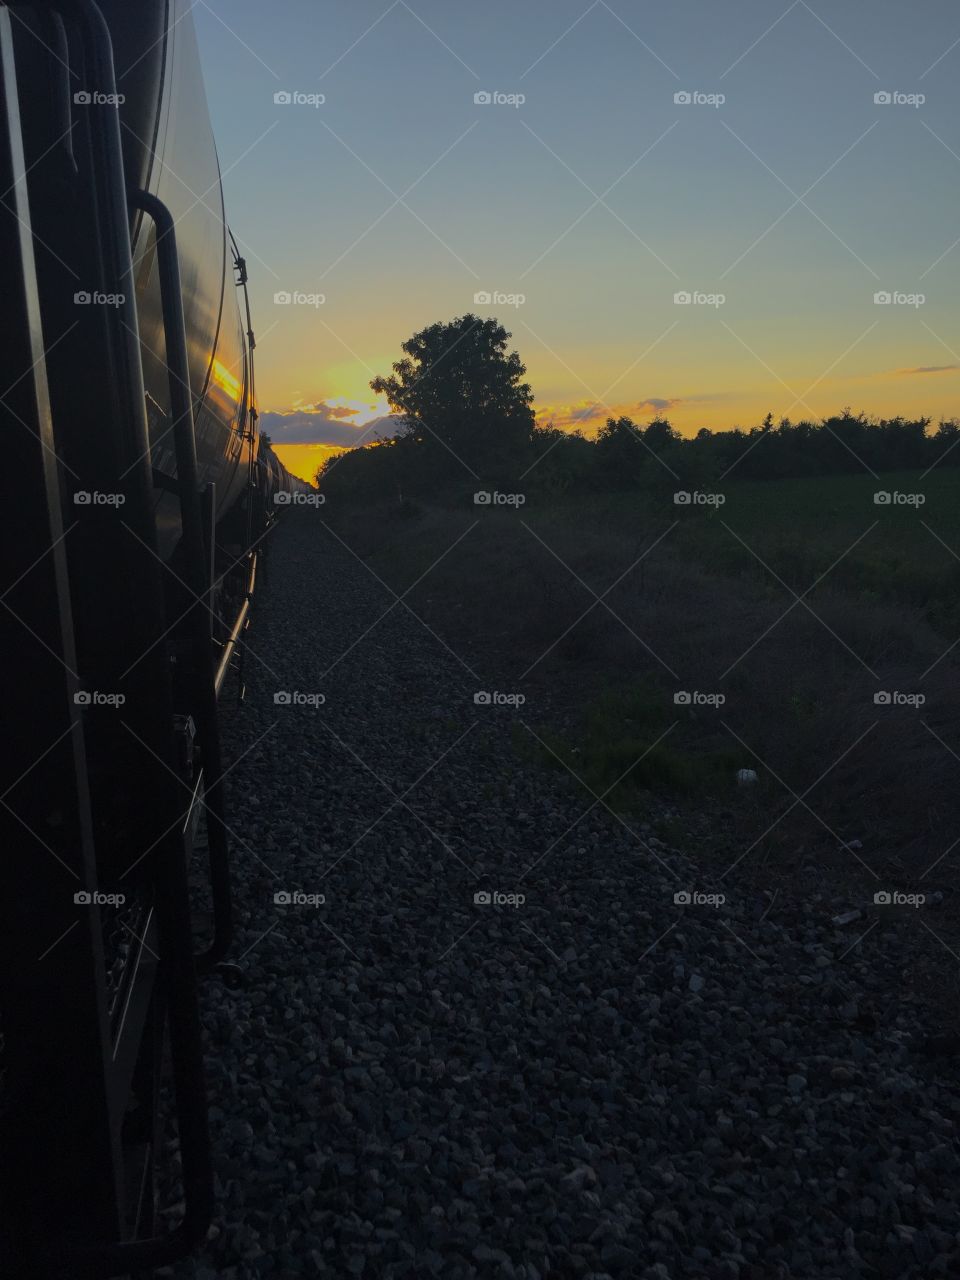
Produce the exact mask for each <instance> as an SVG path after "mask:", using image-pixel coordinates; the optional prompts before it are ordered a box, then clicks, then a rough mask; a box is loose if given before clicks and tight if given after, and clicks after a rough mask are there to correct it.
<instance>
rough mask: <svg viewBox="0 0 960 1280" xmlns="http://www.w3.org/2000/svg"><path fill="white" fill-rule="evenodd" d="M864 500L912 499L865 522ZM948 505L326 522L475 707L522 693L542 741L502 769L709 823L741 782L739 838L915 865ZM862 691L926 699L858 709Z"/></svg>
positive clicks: (584, 505) (948, 609)
mask: <svg viewBox="0 0 960 1280" xmlns="http://www.w3.org/2000/svg"><path fill="white" fill-rule="evenodd" d="M880 488H882V489H883V490H886V491H894V490H897V491H899V492H902V493H913V492H917V491H919V492H922V493H923V494H924V495H925V497H926V503H925V504H924V506H923V507H921V508H919V509H917V508H913V507H905V506H892V505H889V506H877V505H876V504H875V503H874V501H873V494H874V492H876V491H877V489H880ZM958 488H960V472H958V471H952V472H951V471H942V472H941V471H933V472H931V473H930V474H929V475H928V476H926V477H920V476H919V475H918V474H917V473H913V474H911V473H904V474H900V475H884V476H883V477H882V478H881V481H880V482H879V483H878V482H877V481H876V480H875V479H874V478H873V477H872V476H870V475H864V476H860V475H855V476H846V477H842V476H838V477H828V478H825V479H812V480H790V481H755V482H741V481H737V482H734V483H729V484H725V485H723V486H722V491H723V493H724V494H725V497H726V502H725V503H724V505H723V506H722V507H720V508H719V509H713V508H703V507H692V506H684V507H675V506H674V505H673V503H672V502H667V503H665V502H664V501H663V500H662V499H661V500H659V501H657V500H652V499H645V498H644V497H643V495H637V494H629V495H626V494H612V495H604V496H598V497H592V498H589V499H583V498H580V499H574V498H564V499H556V500H553V501H550V502H543V503H534V502H531V503H529V504H528V505H527V506H525V507H523V508H521V509H520V510H519V511H516V510H505V509H496V508H493V509H491V508H475V507H474V506H473V505H472V504H470V503H468V502H463V503H461V504H460V505H459V506H457V507H442V506H439V505H436V506H428V505H422V506H420V507H418V508H415V509H410V508H409V507H408V508H406V509H405V510H404V511H403V512H399V511H398V510H397V509H396V508H388V507H385V508H380V509H357V510H354V511H345V512H342V513H340V515H339V516H337V517H334V518H335V519H336V522H337V528H338V532H339V533H340V536H342V537H343V538H344V539H345V540H346V541H347V542H348V543H349V545H350V546H351V547H353V548H354V549H355V550H356V551H357V552H358V553H359V554H361V555H363V556H364V557H365V558H367V559H368V560H369V562H370V564H371V567H372V568H373V569H374V570H375V571H376V572H377V574H379V575H380V576H381V577H382V578H384V580H385V581H387V582H389V584H390V585H391V586H392V587H393V588H394V590H396V591H398V592H403V591H405V590H406V589H407V588H411V587H412V590H411V591H410V594H409V596H407V597H406V598H407V601H408V603H409V604H410V605H411V607H412V608H414V609H415V610H416V612H417V613H418V614H420V616H422V617H423V618H424V619H425V620H426V621H427V622H429V624H430V626H431V627H432V628H433V629H434V630H436V631H437V632H438V634H440V635H442V636H443V638H444V639H445V640H446V641H447V643H448V644H450V646H451V647H452V648H453V649H454V650H455V651H456V652H458V653H460V654H462V655H463V656H464V657H465V658H467V659H468V660H469V661H470V663H471V665H472V666H473V667H474V669H475V670H477V672H478V673H482V674H483V676H484V678H485V679H489V681H490V685H491V687H496V688H498V689H501V690H512V691H516V692H520V691H522V692H523V693H524V694H525V695H526V697H527V703H526V705H525V708H524V719H525V720H526V721H527V722H528V723H529V724H530V725H531V726H532V727H533V728H534V729H535V730H536V733H537V735H538V736H539V737H540V738H541V739H542V742H543V743H544V744H545V745H544V746H539V745H537V744H536V743H533V746H532V747H531V746H530V743H529V742H528V744H527V745H526V746H525V747H524V748H523V749H524V750H530V749H533V750H535V751H536V752H537V753H538V754H539V756H540V757H541V758H542V759H544V760H546V761H548V762H550V763H551V764H553V765H555V766H556V767H562V765H563V764H566V765H567V766H569V767H570V768H571V769H573V770H574V771H575V772H576V773H577V774H578V775H579V776H580V777H581V778H582V779H583V781H584V782H585V784H586V785H587V786H588V787H589V788H591V790H593V791H594V792H595V793H596V794H603V793H604V792H605V791H606V790H607V789H608V788H611V791H610V795H609V796H608V801H609V802H611V803H614V804H615V805H617V806H618V807H620V808H622V809H631V808H638V807H639V808H643V807H644V806H645V804H646V803H647V800H648V798H649V795H650V793H651V792H652V793H655V794H657V795H670V796H675V797H678V798H679V799H681V800H685V801H686V802H687V803H690V804H695V805H699V806H700V807H701V808H703V806H704V805H706V804H718V805H721V806H722V805H725V804H726V805H731V804H733V795H734V794H735V783H734V778H735V774H736V770H737V769H739V768H751V769H756V770H757V772H758V773H759V774H760V779H761V781H760V785H759V786H758V787H757V788H756V789H755V790H754V797H753V799H752V800H751V803H750V805H749V806H746V807H748V808H750V810H751V814H752V818H751V821H754V820H755V822H756V823H757V824H758V830H762V829H763V826H769V825H770V823H771V822H772V821H774V819H776V818H777V817H778V815H779V814H780V813H781V812H782V811H783V810H785V809H787V808H788V806H792V811H791V813H790V815H789V817H788V819H787V820H786V821H784V822H783V823H782V824H779V825H778V826H777V827H776V830H775V833H774V835H773V836H771V837H770V839H769V840H768V841H767V845H770V844H771V842H772V843H773V844H774V845H776V843H777V841H780V842H781V843H782V844H783V845H784V846H786V845H787V844H791V843H793V844H794V845H795V844H796V843H797V841H798V839H800V838H802V839H807V838H808V837H809V838H810V839H813V840H814V841H819V842H820V843H821V844H824V843H825V844H827V845H830V846H831V847H833V848H836V847H837V846H838V845H839V844H840V841H841V839H846V838H852V837H854V836H855V837H857V838H858V839H861V840H863V842H864V847H865V850H867V851H868V853H869V852H870V851H874V852H876V854H877V856H880V855H881V854H883V856H886V853H887V852H888V851H890V850H892V849H897V850H900V851H904V850H912V851H913V852H914V854H915V856H916V858H917V859H921V860H922V859H923V858H924V857H927V856H928V855H929V861H930V862H932V861H933V859H934V858H935V857H939V856H940V855H941V854H942V853H943V852H944V850H945V849H946V848H947V846H948V844H949V842H950V840H952V839H953V835H950V832H951V831H953V830H954V829H955V827H956V825H957V819H958V818H960V806H958V802H957V799H956V798H955V796H956V791H957V788H956V786H955V775H956V770H957V758H956V757H954V756H953V755H952V754H951V753H952V752H954V751H956V752H957V753H958V756H960V679H958V671H957V665H956V659H957V656H958V654H960V646H958V648H957V649H950V648H949V646H951V645H952V644H953V642H954V641H955V640H956V639H957V637H958V635H960V562H958V560H957V558H956V556H955V555H954V551H956V552H957V554H960V503H958V502H957V501H956V497H957V496H958V495H957V490H958ZM328 514H329V513H328ZM674 521H676V522H677V524H676V527H675V528H674V529H672V530H670V526H671V525H672V524H673V523H674ZM668 530H670V531H669V532H668ZM414 584H415V585H414ZM793 593H796V595H800V596H802V597H803V601H802V602H801V603H798V602H797V599H796V595H795V594H793ZM598 596H599V597H601V602H600V603H598V601H597V597H598ZM882 689H883V690H897V691H916V690H922V691H923V692H924V694H925V696H926V698H927V702H926V704H925V706H924V707H923V708H922V710H921V711H918V710H916V709H914V708H904V707H887V708H878V707H877V706H876V704H875V703H874V694H875V693H876V692H877V691H878V690H882ZM679 690H686V691H700V692H715V693H722V694H723V696H724V698H725V699H726V701H725V703H724V704H723V705H722V706H720V707H712V706H706V705H699V706H698V705H692V704H691V705H677V703H676V701H675V694H676V693H677V692H678V691H679ZM808 788H810V789H811V790H810V791H809V794H806V793H807V789H808ZM796 796H804V797H805V798H804V800H803V802H801V803H795V797H796ZM744 810H745V806H744V805H739V807H738V812H741V813H742V812H743V811H744ZM759 824H762V826H760V825H759ZM801 829H802V833H801V836H798V835H797V832H798V831H800V830H801ZM744 834H748V833H746V832H737V833H734V835H735V836H736V838H740V836H741V835H744ZM766 847H767V846H765V848H766ZM865 856H866V854H865ZM948 862H949V859H948V860H945V861H944V863H943V864H941V866H940V868H939V871H940V872H944V871H946V870H947V865H948Z"/></svg>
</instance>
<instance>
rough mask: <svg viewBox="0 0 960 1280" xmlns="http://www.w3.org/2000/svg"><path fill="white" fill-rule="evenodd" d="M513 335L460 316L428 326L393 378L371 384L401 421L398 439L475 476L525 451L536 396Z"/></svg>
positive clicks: (410, 343) (406, 346) (406, 347)
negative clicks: (444, 456) (457, 462)
mask: <svg viewBox="0 0 960 1280" xmlns="http://www.w3.org/2000/svg"><path fill="white" fill-rule="evenodd" d="M510 337H511V334H509V333H508V332H507V330H506V329H504V327H503V325H501V324H500V323H499V322H498V321H497V320H494V319H489V320H482V319H480V317H479V316H474V315H465V316H459V317H457V318H456V319H454V320H451V321H449V322H447V323H437V324H432V325H429V326H428V327H427V328H426V329H421V330H420V332H419V333H415V334H414V335H413V337H412V338H409V339H408V340H407V341H406V342H404V343H403V344H402V348H403V351H404V352H405V355H404V357H403V358H402V359H401V360H398V361H397V362H396V363H395V364H394V366H393V374H392V376H390V377H378V378H374V379H373V381H372V382H371V383H370V386H371V387H372V389H373V390H374V391H376V392H378V393H380V394H381V395H385V396H386V398H387V401H388V403H389V405H390V408H391V410H392V411H393V412H394V413H396V414H398V415H399V416H401V417H402V419H403V425H402V427H401V432H400V434H401V436H402V437H404V438H406V439H408V440H411V441H413V442H416V443H417V444H419V445H421V446H423V448H424V449H426V450H429V451H432V450H433V449H435V448H437V447H440V448H445V449H446V451H447V452H448V453H449V454H452V455H454V456H455V457H456V458H459V459H461V460H462V461H463V462H464V463H465V464H466V465H467V466H469V467H470V468H471V469H476V468H477V467H480V468H483V467H484V466H487V465H489V464H490V463H500V462H502V461H503V460H504V458H505V457H506V456H509V455H513V454H515V453H517V451H519V450H521V449H522V448H523V447H524V446H525V445H526V444H527V442H528V441H529V438H530V434H531V432H532V430H533V426H534V413H533V407H532V403H533V392H532V390H531V389H530V385H529V384H528V383H526V382H523V381H522V379H523V375H524V374H525V373H526V368H525V366H524V365H523V363H522V362H521V360H520V357H519V355H518V354H517V352H516V351H511V352H509V354H508V353H507V343H508V341H509V339H510Z"/></svg>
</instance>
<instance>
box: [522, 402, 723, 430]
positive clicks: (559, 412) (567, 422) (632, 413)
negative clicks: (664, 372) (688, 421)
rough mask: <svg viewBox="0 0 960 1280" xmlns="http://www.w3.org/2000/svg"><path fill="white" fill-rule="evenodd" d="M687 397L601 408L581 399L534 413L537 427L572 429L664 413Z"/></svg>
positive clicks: (601, 405) (599, 405)
mask: <svg viewBox="0 0 960 1280" xmlns="http://www.w3.org/2000/svg"><path fill="white" fill-rule="evenodd" d="M687 398H688V397H683V398H681V397H673V398H671V399H666V398H664V397H662V396H648V397H647V399H646V400H632V401H630V402H629V403H628V404H617V405H610V406H608V405H603V404H597V402H596V401H595V400H581V401H579V402H578V403H576V404H566V405H549V406H546V407H544V408H543V409H538V410H537V421H538V423H539V425H540V426H546V425H547V424H548V423H549V424H552V425H553V426H555V427H560V428H561V430H563V429H568V430H574V429H576V428H582V427H590V426H595V427H600V426H602V425H603V423H605V422H606V420H607V419H608V418H621V417H626V418H633V419H634V420H636V419H638V418H646V417H650V415H651V414H658V413H664V412H665V411H667V410H669V409H673V408H675V407H676V406H677V405H681V404H684V403H685V402H686V399H687ZM710 398H712V397H707V396H692V397H689V399H691V400H706V399H710Z"/></svg>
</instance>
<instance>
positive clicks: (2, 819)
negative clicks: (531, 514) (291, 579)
mask: <svg viewBox="0 0 960 1280" xmlns="http://www.w3.org/2000/svg"><path fill="white" fill-rule="evenodd" d="M191 8H192V5H191V4H190V3H189V0H138V2H137V3H136V4H131V3H130V2H129V0H33V3H29V4H26V3H20V2H19V0H0V71H2V81H0V192H2V195H0V328H2V333H3V335H4V338H3V345H2V348H0V424H2V431H3V435H2V440H3V444H2V455H0V456H2V468H0V472H2V481H0V483H2V498H3V511H4V520H5V525H6V536H5V538H4V539H3V540H2V541H3V548H4V549H3V567H2V571H0V604H2V609H0V652H2V654H3V675H4V679H3V699H2V705H3V709H4V712H5V716H4V730H3V736H4V748H5V750H4V752H3V757H4V762H3V765H2V776H0V842H2V848H3V850H4V853H3V857H2V858H0V1153H2V1154H0V1274H2V1275H3V1276H4V1277H8V1278H12V1280H67V1278H68V1277H69V1280H78V1278H79V1280H106V1278H107V1277H120V1276H128V1277H132V1276H140V1277H143V1276H147V1275H149V1274H150V1273H151V1272H152V1271H153V1270H155V1269H156V1268H158V1267H161V1266H165V1265H170V1264H173V1263H175V1262H176V1261H177V1260H178V1259H180V1258H182V1257H184V1256H185V1255H187V1254H188V1253H189V1252H190V1251H191V1250H193V1249H195V1248H196V1246H197V1245H198V1244H199V1243H200V1242H201V1241H202V1240H203V1239H204V1236H205V1234H206V1232H207V1230H208V1228H209V1223H210V1221H211V1217H212V1213H213V1172H212V1168H213V1160H212V1154H211V1138H210V1132H209V1124H208V1108H207V1101H206V1085H205V1069H204V1045H203V1039H202V1035H201V1020H200V1008H199V996H200V985H201V983H202V982H203V981H223V982H237V981H239V980H240V978H241V975H240V973H239V970H238V969H237V968H236V966H234V965H231V964H230V961H229V952H230V941H231V936H232V918H231V915H232V913H231V893H230V857H231V841H232V839H233V836H232V832H231V827H230V815H229V810H228V804H227V794H226V793H227V784H226V781H225V778H224V774H225V766H224V762H223V760H222V758H221V742H220V719H221V712H222V705H223V701H224V699H225V698H226V697H227V696H228V694H229V693H230V691H231V690H235V691H236V694H237V697H238V698H240V697H242V690H243V681H244V672H243V657H244V654H245V653H246V652H247V650H248V648H249V640H248V635H247V632H248V629H249V627H250V623H251V616H252V609H253V602H254V599H255V589H256V585H257V582H258V579H259V577H260V576H262V573H263V569H264V565H265V563H266V561H265V559H264V557H265V554H266V551H267V549H268V548H269V545H270V534H271V532H272V531H273V529H274V528H275V527H276V524H277V520H278V518H279V517H280V516H281V514H282V513H283V512H284V511H287V510H289V509H290V508H291V506H293V505H295V502H296V501H297V500H299V499H300V497H302V498H303V500H305V501H306V500H308V499H309V494H310V493H311V486H309V485H308V484H306V483H305V482H304V481H302V480H299V479H297V478H296V477H295V476H292V475H291V474H290V473H289V472H288V471H287V470H286V469H285V468H284V467H283V466H282V465H281V463H280V461H279V459H278V458H277V456H276V454H274V453H273V451H272V450H271V449H270V447H269V444H268V443H267V442H266V441H265V440H264V439H263V438H262V436H261V432H260V430H259V426H258V410H257V401H256V388H255V377H254V352H255V347H256V340H255V335H254V330H253V326H252V322H251V317H250V305H249V298H248V295H247V265H246V262H245V260H244V257H243V255H242V254H241V253H240V250H239V246H238V243H237V241H236V240H235V239H234V237H233V235H232V234H231V231H230V229H229V227H228V224H227V221H226V217H225V210H224V201H223V188H222V183H221V174H220V168H219V162H218V158H217V151H216V146H215V142H214V137H213V131H212V127H211V123H210V116H209V112H208V109H207V103H206V99H205V93H204V86H203V77H202V72H201V66H200V58H199V53H198V47H197V41H196V36H195V32H194V30H193V26H192V18H191V15H190V9H191ZM171 1201H172V1203H171ZM177 1206H179V1208H177Z"/></svg>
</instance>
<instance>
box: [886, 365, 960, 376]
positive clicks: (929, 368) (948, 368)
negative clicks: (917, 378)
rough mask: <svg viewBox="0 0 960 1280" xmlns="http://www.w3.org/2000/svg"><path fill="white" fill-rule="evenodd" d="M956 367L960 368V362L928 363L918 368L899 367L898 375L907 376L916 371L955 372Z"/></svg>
mask: <svg viewBox="0 0 960 1280" xmlns="http://www.w3.org/2000/svg"><path fill="white" fill-rule="evenodd" d="M956 369H960V364H927V365H919V366H918V367H917V368H916V369H897V370H896V374H897V377H900V378H906V377H910V376H912V375H913V374H915V373H953V372H954V371H955V370H956Z"/></svg>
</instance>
